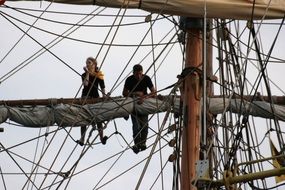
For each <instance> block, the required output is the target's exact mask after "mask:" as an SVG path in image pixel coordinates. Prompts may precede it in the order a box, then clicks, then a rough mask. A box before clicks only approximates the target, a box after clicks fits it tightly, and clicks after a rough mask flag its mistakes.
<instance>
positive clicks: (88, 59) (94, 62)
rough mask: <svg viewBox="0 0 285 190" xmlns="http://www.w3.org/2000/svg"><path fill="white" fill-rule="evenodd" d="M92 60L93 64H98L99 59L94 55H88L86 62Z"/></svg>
mask: <svg viewBox="0 0 285 190" xmlns="http://www.w3.org/2000/svg"><path fill="white" fill-rule="evenodd" d="M88 61H91V62H92V63H93V64H95V65H96V66H97V60H96V59H95V58H94V57H88V58H87V59H86V62H88Z"/></svg>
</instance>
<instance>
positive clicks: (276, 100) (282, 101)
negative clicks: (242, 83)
mask: <svg viewBox="0 0 285 190" xmlns="http://www.w3.org/2000/svg"><path fill="white" fill-rule="evenodd" d="M211 98H229V97H226V96H224V95H214V96H211ZM232 99H243V100H245V101H248V102H250V101H264V102H269V103H271V98H270V97H269V96H262V95H256V96H250V95H243V96H242V97H241V96H239V95H234V96H232ZM272 101H273V102H272V103H273V104H277V105H285V96H272Z"/></svg>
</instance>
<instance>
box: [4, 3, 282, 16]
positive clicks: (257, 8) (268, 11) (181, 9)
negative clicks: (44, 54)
mask: <svg viewBox="0 0 285 190" xmlns="http://www.w3.org/2000/svg"><path fill="white" fill-rule="evenodd" d="M9 1H19V0H9ZM34 1H35V0H34ZM49 1H52V2H55V3H65V4H80V5H100V6H105V7H114V8H135V9H142V10H146V11H149V12H153V13H161V14H171V15H179V16H187V17H199V18H201V17H204V15H205V13H206V15H207V17H208V18H230V19H242V20H250V19H251V17H252V15H253V18H254V19H262V18H265V19H274V18H283V17H284V14H285V1H284V0H255V1H253V0H49Z"/></svg>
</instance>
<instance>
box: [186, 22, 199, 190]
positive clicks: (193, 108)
mask: <svg viewBox="0 0 285 190" xmlns="http://www.w3.org/2000/svg"><path fill="white" fill-rule="evenodd" d="M200 21H202V20H201V19H189V20H188V18H187V20H186V28H187V29H186V31H187V44H186V64H185V68H198V67H199V66H200V65H201V63H202V40H201V39H202V35H201V29H200V28H199V27H198V28H197V27H196V26H195V24H197V22H198V23H199V22H200ZM188 24H189V25H190V27H187V26H189V25H188ZM183 89H184V95H183V96H184V97H183V102H184V104H185V105H184V119H185V121H184V124H185V126H184V128H183V136H182V166H181V189H183V190H195V189H196V187H195V186H193V185H191V182H192V181H193V180H194V179H195V177H196V162H197V161H198V160H199V154H200V151H199V145H200V127H201V124H200V120H201V118H200V99H199V98H200V89H201V86H200V76H199V74H198V73H197V72H191V73H190V74H189V75H187V76H186V77H185V82H184V87H183Z"/></svg>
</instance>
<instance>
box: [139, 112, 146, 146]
mask: <svg viewBox="0 0 285 190" xmlns="http://www.w3.org/2000/svg"><path fill="white" fill-rule="evenodd" d="M140 124H141V127H142V129H141V143H140V148H141V150H145V149H146V139H147V135H148V115H142V116H140Z"/></svg>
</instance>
